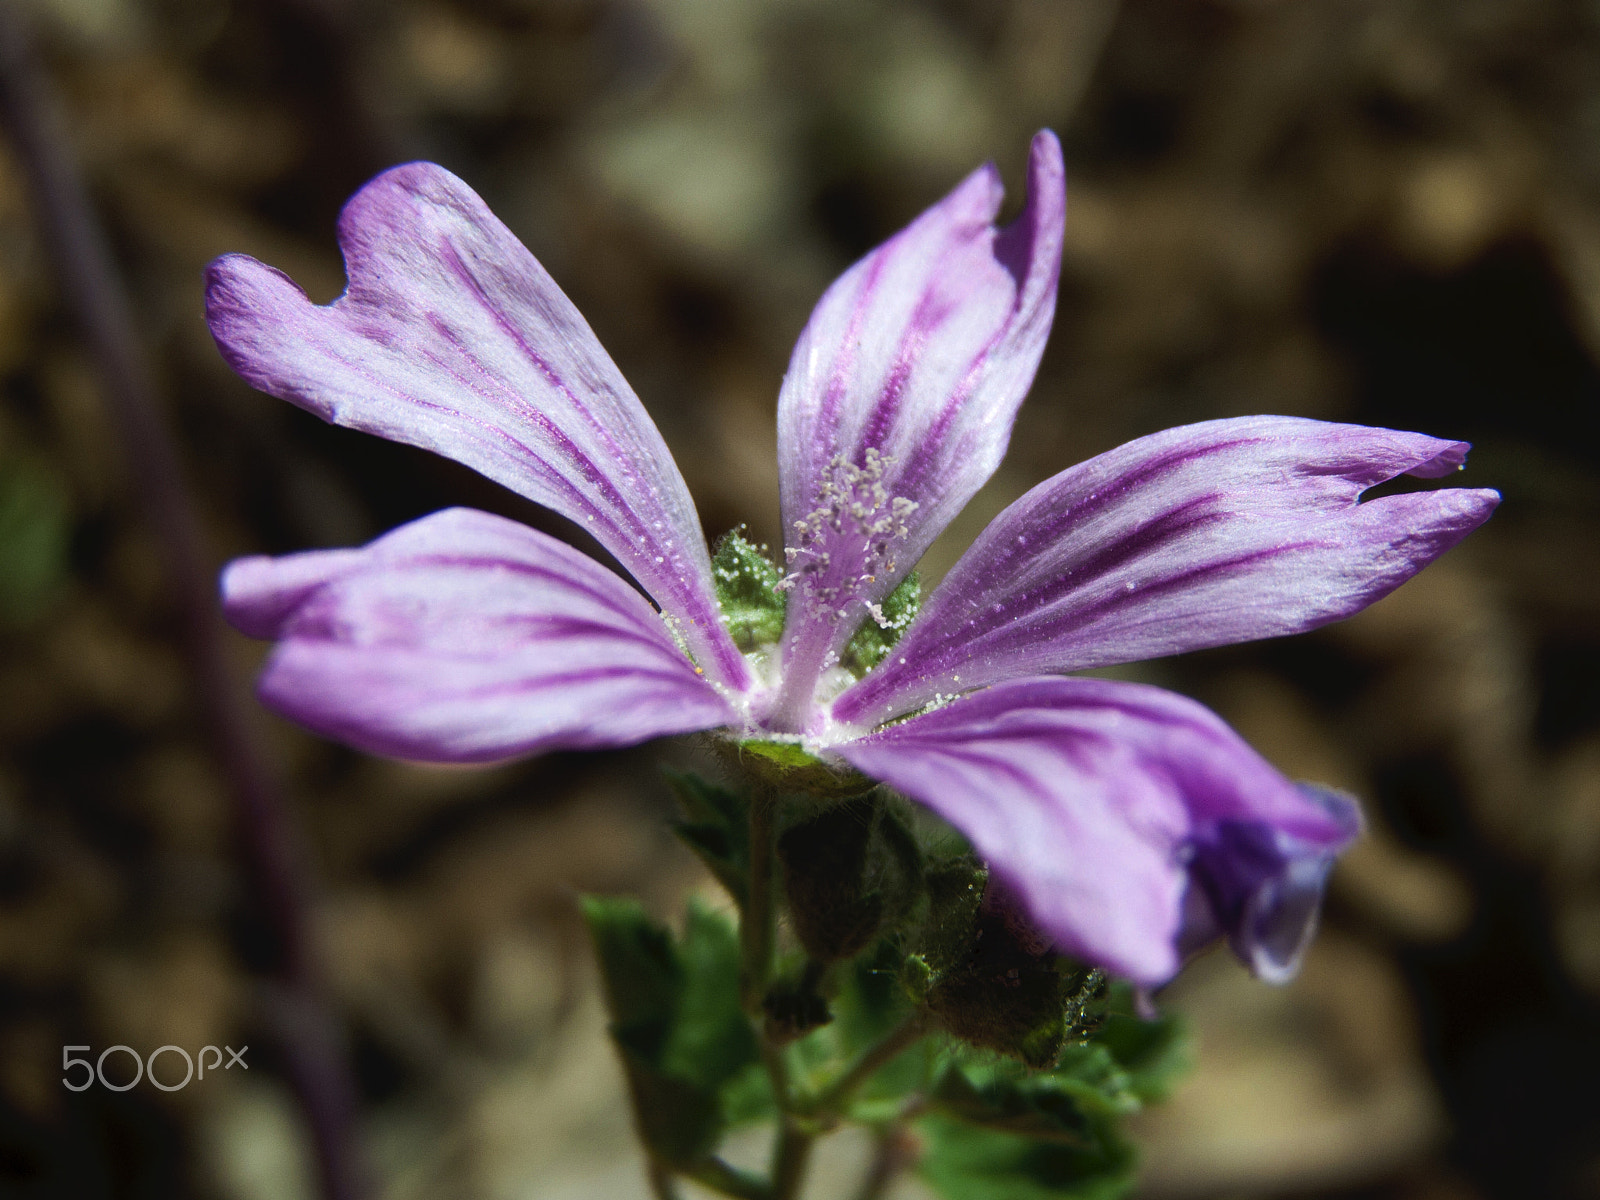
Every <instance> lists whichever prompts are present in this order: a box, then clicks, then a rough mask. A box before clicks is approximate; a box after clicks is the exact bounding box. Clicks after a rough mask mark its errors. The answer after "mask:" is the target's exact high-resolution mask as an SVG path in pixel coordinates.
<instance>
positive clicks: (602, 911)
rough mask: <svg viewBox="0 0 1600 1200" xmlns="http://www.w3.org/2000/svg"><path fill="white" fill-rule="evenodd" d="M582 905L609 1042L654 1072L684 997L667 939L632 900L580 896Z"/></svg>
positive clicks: (675, 956) (674, 952)
mask: <svg viewBox="0 0 1600 1200" xmlns="http://www.w3.org/2000/svg"><path fill="white" fill-rule="evenodd" d="M582 905H583V916H584V920H585V921H586V922H587V923H588V925H589V936H590V937H591V938H592V939H593V941H594V947H595V956H596V958H598V960H599V963H600V978H601V981H602V982H603V984H604V986H605V994H606V1010H607V1011H608V1012H609V1013H610V1014H611V1029H612V1036H614V1037H615V1038H616V1039H617V1040H618V1041H619V1042H622V1043H624V1044H626V1045H627V1046H628V1048H629V1049H630V1050H632V1051H633V1052H634V1053H636V1054H637V1055H639V1056H640V1058H641V1060H642V1061H643V1062H644V1063H646V1064H647V1065H649V1066H652V1067H653V1066H655V1065H657V1063H658V1062H659V1060H660V1057H661V1054H662V1051H663V1050H665V1048H666V1045H667V1040H668V1038H669V1037H670V1036H671V1033H672V1027H673V1024H674V1022H675V1021H676V1019H677V1011H678V1002H679V999H680V997H681V996H682V994H683V967H682V964H681V963H680V962H679V961H678V954H677V950H676V949H675V948H674V947H673V945H672V936H671V934H669V933H668V932H667V931H666V930H665V929H662V928H661V927H660V926H658V925H656V924H655V923H654V922H653V921H651V920H650V918H649V917H648V916H646V915H645V911H644V908H643V906H642V905H640V903H639V902H638V901H637V900H633V899H630V898H627V897H618V896H585V897H583V900H582Z"/></svg>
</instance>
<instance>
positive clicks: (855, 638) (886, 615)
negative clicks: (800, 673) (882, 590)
mask: <svg viewBox="0 0 1600 1200" xmlns="http://www.w3.org/2000/svg"><path fill="white" fill-rule="evenodd" d="M921 607H922V580H921V577H920V576H918V574H917V573H916V572H915V571H913V572H911V574H909V575H907V576H906V577H905V578H904V579H902V580H901V581H900V585H899V586H898V587H896V588H895V589H894V591H892V592H890V593H889V594H888V595H887V596H885V597H884V600H883V604H882V605H880V606H879V609H878V611H879V612H880V613H882V614H883V620H882V621H881V622H880V621H879V620H878V618H877V617H876V616H869V617H868V618H867V619H866V620H865V621H863V622H861V625H860V627H859V628H857V629H856V631H855V633H854V634H852V635H851V637H850V640H849V642H847V643H846V644H845V648H844V652H843V653H842V654H841V655H840V657H839V662H840V664H841V665H842V666H843V667H844V668H845V669H846V670H849V671H853V672H855V673H856V675H858V676H860V675H865V674H866V673H867V672H868V671H870V670H872V668H873V667H875V666H877V665H878V664H879V663H880V662H882V661H883V660H884V657H885V656H886V655H887V654H888V653H889V651H890V650H892V649H894V646H895V643H897V642H898V641H899V640H900V636H901V635H902V634H903V633H905V631H906V630H907V628H909V627H910V625H911V622H912V621H913V620H914V619H915V618H916V615H917V610H919V609H920V608H921Z"/></svg>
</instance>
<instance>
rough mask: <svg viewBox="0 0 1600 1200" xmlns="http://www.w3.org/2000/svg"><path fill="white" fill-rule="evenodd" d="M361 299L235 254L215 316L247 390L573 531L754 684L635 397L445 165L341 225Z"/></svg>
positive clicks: (721, 671)
mask: <svg viewBox="0 0 1600 1200" xmlns="http://www.w3.org/2000/svg"><path fill="white" fill-rule="evenodd" d="M339 237H340V245H341V248H342V249H343V251H344V254H345V260H346V269H347V272H348V274H349V280H350V281H349V286H348V287H347V289H346V291H345V293H344V295H343V296H341V297H340V298H339V299H338V300H336V301H335V302H334V303H333V304H331V305H328V306H325V307H318V306H315V305H312V304H311V303H310V302H309V301H308V300H307V299H306V298H305V296H304V294H303V293H301V292H300V291H299V289H298V288H295V287H294V285H293V283H292V282H291V281H289V280H288V279H287V277H285V276H283V275H282V274H281V273H280V272H277V271H274V270H273V269H272V268H270V267H265V266H263V265H262V264H260V263H257V262H255V261H254V260H250V259H246V258H243V257H242V256H228V257H227V258H223V259H219V260H218V261H217V262H216V263H214V264H213V265H212V267H211V269H210V272H209V285H208V290H207V312H208V319H209V321H210V323H211V326H212V332H213V334H214V335H215V336H216V338H217V342H218V345H219V347H220V348H221V349H222V351H223V354H224V357H225V358H227V359H228V361H229V363H230V364H231V365H232V366H233V367H234V368H235V369H236V370H238V371H239V372H240V374H242V375H244V376H245V378H246V379H248V380H249V381H250V382H252V383H253V384H255V385H256V386H258V387H261V388H262V389H263V390H266V391H270V392H273V393H274V394H276V395H279V396H282V397H283V398H285V399H288V400H291V401H292V402H294V403H296V404H299V405H300V406H302V407H305V408H308V409H310V410H311V411H313V412H315V413H317V414H318V415H319V416H322V417H323V418H324V419H325V420H330V421H334V422H336V423H339V424H344V425H348V426H350V427H352V428H357V429H363V430H366V431H368V432H373V433H377V434H379V435H380V436H384V437H389V438H393V439H395V440H398V441H404V442H410V443H412V444H415V445H419V446H422V447H424V448H426V449H430V450H433V451H435V452H437V453H441V454H444V455H447V456H449V457H452V458H455V459H457V460H458V461H461V462H464V463H465V464H467V465H468V466H471V467H473V468H475V469H477V470H479V471H482V472H483V473H484V474H486V475H488V476H489V477H490V478H493V479H496V480H497V481H499V482H501V483H503V484H505V485H506V486H508V487H511V488H513V489H514V490H516V491H519V492H521V493H522V494H523V495H526V496H528V497H529V498H530V499H533V500H536V501H538V502H539V503H542V504H546V505H548V506H549V507H551V508H553V509H555V510H556V511H558V512H560V513H562V514H563V515H564V516H567V517H569V518H571V519H572V520H574V521H577V522H578V523H579V525H580V526H582V527H583V528H584V529H586V530H588V531H589V532H590V533H591V534H592V535H593V536H594V537H595V538H596V539H597V540H598V541H599V542H600V543H601V544H602V545H604V546H605V547H606V549H607V550H608V551H610V552H611V553H612V554H613V555H615V556H616V558H617V559H618V561H619V562H621V563H622V564H623V566H624V567H626V568H627V569H628V570H629V571H630V572H631V573H632V574H633V576H634V578H636V579H637V580H638V581H639V583H640V584H641V586H643V587H644V588H645V590H646V591H647V592H648V593H649V594H650V595H651V596H653V597H654V598H655V600H656V601H657V603H658V604H660V605H661V607H662V608H663V609H664V610H665V611H666V612H667V613H668V614H670V615H671V616H673V617H674V618H676V619H677V620H678V622H679V624H678V629H679V632H680V634H681V636H682V637H683V638H684V640H685V642H686V643H687V645H688V646H689V647H690V649H691V650H692V652H693V653H694V654H695V656H696V659H697V661H698V662H699V663H700V664H701V665H702V667H704V668H705V669H706V670H707V671H708V672H709V673H710V674H711V675H712V676H713V677H714V678H717V679H718V680H720V681H721V682H723V683H725V684H727V685H729V686H731V687H735V688H744V687H746V686H748V682H749V676H748V673H747V669H746V666H745V663H744V660H743V659H742V657H741V656H740V655H739V654H738V651H737V650H736V648H735V647H734V646H733V644H732V642H731V640H730V639H729V638H728V636H727V634H726V631H725V630H724V628H723V627H722V624H721V621H720V617H719V613H718V609H717V605H716V601H715V597H714V593H713V589H712V584H711V578H710V557H709V553H708V551H707V549H706V546H705V539H704V536H703V534H702V533H701V530H700V527H699V520H698V517H697V516H696V515H695V510H694V504H693V502H692V500H691V499H690V498H689V495H688V492H687V489H686V488H685V486H684V483H683V479H682V476H681V475H680V474H679V472H678V470H677V468H676V466H675V465H674V464H673V462H672V460H671V457H670V455H669V454H668V453H667V450H666V447H665V444H664V443H663V442H662V440H661V437H660V434H659V433H658V432H657V430H656V428H655V426H654V424H653V423H652V422H651V421H650V418H649V417H648V415H647V414H646V413H645V412H644V409H643V407H642V406H641V405H640V404H639V402H638V399H637V397H635V396H634V395H633V392H632V391H631V389H629V387H628V385H627V383H626V381H625V380H624V379H623V378H622V376H621V374H620V372H618V371H617V369H616V367H615V365H614V364H613V363H612V362H611V360H610V358H609V357H608V356H607V355H606V353H605V351H604V350H603V349H602V348H601V346H600V345H599V342H598V341H597V340H596V339H595V337H594V334H593V333H592V331H591V330H590V329H589V327H588V326H587V324H586V323H584V321H583V318H582V316H581V315H580V314H579V313H578V312H577V310H576V309H575V308H573V306H572V304H571V303H570V301H568V300H567V298H566V297H565V296H564V295H562V293H561V292H560V290H559V289H558V288H557V287H556V285H555V283H554V282H553V281H552V280H551V279H550V277H549V276H548V275H547V274H546V273H545V272H544V270H543V268H542V267H540V266H539V264H538V263H537V262H536V261H535V260H534V259H533V257H532V256H531V255H530V254H528V252H527V250H526V249H525V248H523V247H522V246H521V245H520V243H518V242H517V241H516V239H515V237H514V236H513V235H512V234H511V233H510V231H509V230H507V229H506V228H505V226H504V225H502V224H501V223H500V222H499V221H498V220H496V219H495V217H494V216H493V215H492V214H491V213H490V212H489V211H488V209H487V208H486V207H485V206H484V205H483V203H482V201H481V200H479V199H478V197H477V196H475V195H474V194H473V193H472V192H471V190H470V189H468V188H467V187H466V186H465V185H464V184H463V183H461V182H460V181H459V180H457V179H455V178H454V177H453V176H451V175H450V174H449V173H448V172H445V171H443V170H442V169H441V168H438V167H435V166H432V165H431V164H419V163H414V164H410V165H407V166H404V167H398V168H395V169H394V170H393V171H390V172H387V173H385V174H384V175H381V176H379V177H378V178H377V179H375V180H374V181H373V182H372V183H370V184H368V185H367V186H366V187H365V188H363V189H362V190H361V192H359V193H357V195H356V196H355V197H354V198H352V200H351V201H350V203H349V204H348V205H347V206H346V208H345V211H344V213H343V215H342V216H341V218H340V222H339Z"/></svg>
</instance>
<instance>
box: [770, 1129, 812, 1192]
mask: <svg viewBox="0 0 1600 1200" xmlns="http://www.w3.org/2000/svg"><path fill="white" fill-rule="evenodd" d="M815 1141H816V1134H814V1133H811V1132H810V1131H809V1130H807V1129H805V1128H803V1127H802V1126H801V1124H800V1122H799V1121H798V1120H797V1119H796V1118H795V1116H794V1114H793V1113H789V1112H785V1113H783V1114H782V1116H781V1117H780V1118H779V1126H778V1144H777V1146H776V1148H775V1149H774V1151H773V1155H772V1200H796V1197H798V1196H799V1195H800V1188H801V1186H802V1185H803V1184H804V1183H805V1178H806V1166H807V1164H808V1163H809V1162H810V1159H811V1147H812V1145H813V1143H815Z"/></svg>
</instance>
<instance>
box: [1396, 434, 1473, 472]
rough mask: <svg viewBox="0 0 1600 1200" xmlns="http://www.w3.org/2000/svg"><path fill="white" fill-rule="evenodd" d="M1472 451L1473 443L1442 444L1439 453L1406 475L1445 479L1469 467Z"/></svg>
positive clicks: (1409, 470)
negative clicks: (1470, 452) (1468, 454)
mask: <svg viewBox="0 0 1600 1200" xmlns="http://www.w3.org/2000/svg"><path fill="white" fill-rule="evenodd" d="M1471 449H1472V443H1471V442H1448V441H1446V442H1441V443H1440V449H1439V451H1438V453H1436V454H1434V455H1433V456H1432V457H1431V458H1428V459H1426V460H1425V461H1423V462H1420V463H1418V464H1417V465H1416V466H1414V467H1411V468H1409V469H1407V471H1406V474H1407V475H1415V476H1416V477H1417V478H1418V479H1443V478H1444V477H1445V476H1446V475H1453V474H1455V473H1456V472H1457V471H1459V470H1461V469H1462V468H1463V467H1465V466H1466V465H1467V451H1469V450H1471Z"/></svg>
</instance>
